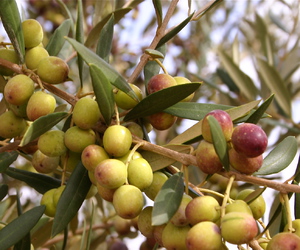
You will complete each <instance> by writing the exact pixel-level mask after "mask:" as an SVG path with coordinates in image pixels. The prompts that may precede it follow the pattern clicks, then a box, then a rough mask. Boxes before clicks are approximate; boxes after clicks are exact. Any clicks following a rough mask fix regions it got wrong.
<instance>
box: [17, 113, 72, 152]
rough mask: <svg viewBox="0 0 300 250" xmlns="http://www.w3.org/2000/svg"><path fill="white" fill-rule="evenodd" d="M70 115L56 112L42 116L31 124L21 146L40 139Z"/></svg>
mask: <svg viewBox="0 0 300 250" xmlns="http://www.w3.org/2000/svg"><path fill="white" fill-rule="evenodd" d="M68 115H69V114H68V113H67V112H56V113H52V114H49V115H45V116H41V117H40V118H38V119H36V120H35V121H34V122H33V123H31V124H30V126H29V128H28V129H27V130H26V132H25V134H24V136H23V138H22V140H21V142H20V146H24V145H26V144H27V143H29V142H31V141H33V140H34V139H36V138H38V137H39V136H40V135H42V134H44V133H45V132H47V131H48V130H49V129H51V128H52V127H53V126H55V125H56V124H57V123H59V122H60V121H61V120H62V119H64V118H66V117H67V116H68Z"/></svg>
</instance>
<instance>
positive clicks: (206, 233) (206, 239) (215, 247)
mask: <svg viewBox="0 0 300 250" xmlns="http://www.w3.org/2000/svg"><path fill="white" fill-rule="evenodd" d="M222 245H223V243H222V237H221V230H220V228H219V227H218V225H217V224H215V223H213V222H211V221H203V222H199V223H197V224H196V225H194V226H193V227H192V228H191V229H190V230H189V231H188V233H187V237H186V246H187V249H191V250H202V249H205V250H219V249H222Z"/></svg>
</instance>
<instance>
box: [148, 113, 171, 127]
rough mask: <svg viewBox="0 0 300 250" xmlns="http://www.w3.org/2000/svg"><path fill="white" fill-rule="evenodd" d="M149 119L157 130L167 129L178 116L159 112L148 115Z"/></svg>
mask: <svg viewBox="0 0 300 250" xmlns="http://www.w3.org/2000/svg"><path fill="white" fill-rule="evenodd" d="M148 120H149V122H150V124H151V125H152V126H153V128H155V129H157V130H166V129H168V128H170V127H172V125H173V124H174V123H175V122H176V120H177V117H176V116H174V115H171V114H168V113H165V112H158V113H155V114H152V115H149V116H148Z"/></svg>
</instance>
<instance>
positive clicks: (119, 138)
mask: <svg viewBox="0 0 300 250" xmlns="http://www.w3.org/2000/svg"><path fill="white" fill-rule="evenodd" d="M131 143H132V135H131V133H130V131H129V129H128V128H126V127H124V126H121V125H112V126H110V127H108V128H107V129H106V130H105V132H104V135H103V147H104V149H105V151H106V152H107V153H108V154H109V155H111V156H114V157H117V158H118V157H122V156H123V155H125V154H126V153H127V152H128V151H129V149H130V147H131Z"/></svg>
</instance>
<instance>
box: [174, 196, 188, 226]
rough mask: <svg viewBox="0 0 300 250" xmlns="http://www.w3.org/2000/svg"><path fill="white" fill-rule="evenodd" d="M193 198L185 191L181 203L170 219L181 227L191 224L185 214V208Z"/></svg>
mask: <svg viewBox="0 0 300 250" xmlns="http://www.w3.org/2000/svg"><path fill="white" fill-rule="evenodd" d="M192 199H193V198H192V197H191V196H189V195H187V194H185V193H184V194H183V196H182V199H181V202H180V205H179V207H178V209H177V211H176V212H175V214H174V215H173V216H172V218H171V220H170V221H171V222H172V223H173V224H174V225H175V226H179V227H181V226H186V225H188V224H189V222H188V219H187V218H186V215H185V209H186V207H187V205H188V204H189V202H190V201H191V200H192Z"/></svg>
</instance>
